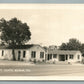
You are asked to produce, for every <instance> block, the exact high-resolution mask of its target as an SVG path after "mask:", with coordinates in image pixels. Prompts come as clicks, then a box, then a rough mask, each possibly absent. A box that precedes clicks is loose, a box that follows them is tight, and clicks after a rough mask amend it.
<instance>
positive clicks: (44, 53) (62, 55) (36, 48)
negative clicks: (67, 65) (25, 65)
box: [0, 44, 82, 62]
mask: <svg viewBox="0 0 84 84" xmlns="http://www.w3.org/2000/svg"><path fill="white" fill-rule="evenodd" d="M14 52H15V58H16V60H17V61H21V60H24V61H30V60H31V61H34V60H36V61H56V62H59V61H63V62H80V61H81V60H82V54H81V52H80V51H74V50H58V49H48V50H45V49H44V48H43V47H41V46H40V45H34V44H32V45H21V46H15V47H14ZM0 59H7V60H12V59H13V52H12V47H9V46H0Z"/></svg>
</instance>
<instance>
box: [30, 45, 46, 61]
mask: <svg viewBox="0 0 84 84" xmlns="http://www.w3.org/2000/svg"><path fill="white" fill-rule="evenodd" d="M32 51H36V58H35V59H36V60H37V61H38V60H40V61H42V60H45V50H44V49H43V48H41V47H40V46H33V47H32V48H30V49H29V56H30V57H29V59H31V60H34V58H31V52H32ZM40 52H44V58H40Z"/></svg>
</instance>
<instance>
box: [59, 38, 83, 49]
mask: <svg viewBox="0 0 84 84" xmlns="http://www.w3.org/2000/svg"><path fill="white" fill-rule="evenodd" d="M60 49H61V50H81V43H80V42H79V40H77V39H75V38H72V39H69V42H68V43H62V45H61V46H60Z"/></svg>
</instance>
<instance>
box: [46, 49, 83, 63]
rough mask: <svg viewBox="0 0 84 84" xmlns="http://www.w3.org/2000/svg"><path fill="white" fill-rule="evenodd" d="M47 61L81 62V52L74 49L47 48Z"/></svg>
mask: <svg viewBox="0 0 84 84" xmlns="http://www.w3.org/2000/svg"><path fill="white" fill-rule="evenodd" d="M46 59H47V61H55V62H72V63H75V62H81V60H82V54H81V52H80V51H74V50H57V49H56V50H52V49H49V50H48V54H47V58H46Z"/></svg>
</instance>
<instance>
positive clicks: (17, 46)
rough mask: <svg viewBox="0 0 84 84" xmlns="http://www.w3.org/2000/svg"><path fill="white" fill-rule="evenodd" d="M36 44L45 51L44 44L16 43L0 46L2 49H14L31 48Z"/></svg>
mask: <svg viewBox="0 0 84 84" xmlns="http://www.w3.org/2000/svg"><path fill="white" fill-rule="evenodd" d="M34 46H39V47H41V48H42V49H43V50H44V51H45V49H44V48H43V47H42V46H40V45H38V44H28V45H16V46H14V47H13V46H0V49H13V48H14V49H30V48H32V47H34Z"/></svg>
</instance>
